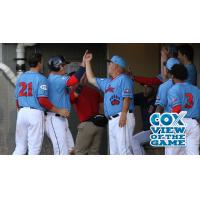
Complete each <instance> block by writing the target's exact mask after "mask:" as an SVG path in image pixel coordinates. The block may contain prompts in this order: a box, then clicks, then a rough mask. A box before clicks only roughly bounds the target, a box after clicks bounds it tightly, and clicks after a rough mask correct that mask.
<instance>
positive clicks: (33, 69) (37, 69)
mask: <svg viewBox="0 0 200 200" xmlns="http://www.w3.org/2000/svg"><path fill="white" fill-rule="evenodd" d="M30 71H32V72H40V70H39V68H37V67H35V68H30Z"/></svg>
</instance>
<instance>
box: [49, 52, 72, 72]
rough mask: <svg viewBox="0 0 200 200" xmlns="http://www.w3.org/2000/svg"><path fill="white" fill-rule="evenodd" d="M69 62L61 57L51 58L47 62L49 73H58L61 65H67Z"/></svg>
mask: <svg viewBox="0 0 200 200" xmlns="http://www.w3.org/2000/svg"><path fill="white" fill-rule="evenodd" d="M69 63H70V62H68V61H66V60H65V58H64V57H63V56H53V57H51V58H50V59H49V61H48V66H49V69H50V70H51V71H55V72H58V71H60V69H61V67H63V65H66V64H69Z"/></svg>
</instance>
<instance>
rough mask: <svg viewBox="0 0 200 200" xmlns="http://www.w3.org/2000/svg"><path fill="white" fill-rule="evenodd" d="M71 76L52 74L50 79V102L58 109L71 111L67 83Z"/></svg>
mask: <svg viewBox="0 0 200 200" xmlns="http://www.w3.org/2000/svg"><path fill="white" fill-rule="evenodd" d="M68 79H69V76H65V75H57V74H50V75H49V77H48V88H49V90H48V91H49V93H48V96H49V100H50V101H51V102H52V103H53V104H54V105H55V106H56V107H57V108H66V109H67V110H68V111H70V109H71V103H70V97H69V88H68V87H67V81H68Z"/></svg>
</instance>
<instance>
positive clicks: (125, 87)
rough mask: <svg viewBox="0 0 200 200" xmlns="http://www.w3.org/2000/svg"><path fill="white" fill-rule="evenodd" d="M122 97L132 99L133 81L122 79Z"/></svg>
mask: <svg viewBox="0 0 200 200" xmlns="http://www.w3.org/2000/svg"><path fill="white" fill-rule="evenodd" d="M122 97H123V98H126V97H129V98H131V99H133V81H132V80H131V79H129V78H124V79H123V80H122Z"/></svg>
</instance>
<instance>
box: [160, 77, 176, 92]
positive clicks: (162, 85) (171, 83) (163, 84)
mask: <svg viewBox="0 0 200 200" xmlns="http://www.w3.org/2000/svg"><path fill="white" fill-rule="evenodd" d="M172 86H173V82H172V80H171V79H169V80H167V81H165V82H164V83H162V84H161V85H160V86H159V89H160V90H161V89H165V88H171V87H172Z"/></svg>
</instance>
